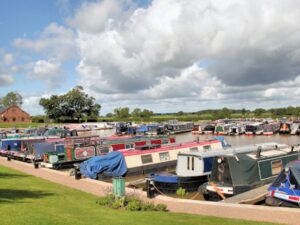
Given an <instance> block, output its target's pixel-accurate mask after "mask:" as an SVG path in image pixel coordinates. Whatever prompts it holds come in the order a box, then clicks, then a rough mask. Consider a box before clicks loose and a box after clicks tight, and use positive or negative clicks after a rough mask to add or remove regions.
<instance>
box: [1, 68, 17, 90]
mask: <svg viewBox="0 0 300 225" xmlns="http://www.w3.org/2000/svg"><path fill="white" fill-rule="evenodd" d="M13 83H14V78H13V76H12V75H11V74H5V73H1V71H0V87H3V86H8V85H12V84H13Z"/></svg>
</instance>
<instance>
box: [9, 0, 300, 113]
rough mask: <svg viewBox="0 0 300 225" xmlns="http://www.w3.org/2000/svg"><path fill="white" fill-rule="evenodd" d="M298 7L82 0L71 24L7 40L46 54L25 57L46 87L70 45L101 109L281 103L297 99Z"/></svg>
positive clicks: (292, 3) (294, 3)
mask: <svg viewBox="0 0 300 225" xmlns="http://www.w3.org/2000/svg"><path fill="white" fill-rule="evenodd" d="M58 3H59V4H60V5H61V6H62V8H63V7H64V6H66V5H67V4H68V1H66V0H59V1H58ZM299 7H300V4H299V1H298V0H287V1H285V2H284V3H282V1H279V0H265V1H259V0H253V1H239V0H228V1H224V0H215V1H210V0H204V1H197V0H153V1H152V2H151V4H150V5H149V6H147V7H145V8H139V7H137V4H136V3H134V1H130V0H121V1H117V0H102V1H100V0H99V1H93V2H84V3H82V4H81V6H80V7H79V8H78V9H77V10H75V13H74V15H73V18H69V19H68V20H67V24H68V25H69V26H70V28H68V27H66V26H60V25H57V24H55V23H52V24H50V25H49V26H48V27H46V28H45V29H44V30H43V31H42V33H41V34H40V35H38V37H37V38H36V39H34V40H31V39H26V38H20V39H17V40H15V41H14V46H16V47H18V48H23V49H28V50H33V51H35V52H37V53H39V54H42V55H43V56H45V55H46V56H47V58H48V59H50V60H44V59H43V60H39V61H37V62H36V63H34V64H33V65H31V67H32V68H33V73H32V74H31V77H32V78H37V79H45V80H47V82H48V84H49V85H50V86H52V87H53V86H55V85H54V84H55V81H57V80H59V79H58V77H61V76H59V75H57V74H61V71H60V69H59V68H60V65H61V64H62V63H63V62H65V60H68V59H70V58H72V57H73V56H74V55H75V52H77V51H78V58H76V59H79V62H78V65H77V67H76V71H77V72H78V73H79V74H80V76H81V80H80V81H79V83H80V84H81V85H83V86H84V87H85V89H86V90H87V91H88V92H89V93H90V94H91V95H93V96H94V97H96V98H97V100H98V101H99V103H101V104H102V103H103V104H104V106H105V107H108V108H109V109H111V108H114V107H118V106H120V105H124V106H126V104H127V105H129V106H139V105H144V106H147V107H149V108H151V109H153V110H154V111H159V109H161V110H162V111H172V110H169V109H170V108H172V107H175V108H176V109H175V108H174V110H178V111H179V110H180V107H181V106H182V105H184V104H186V105H187V104H188V105H189V107H190V109H191V110H197V108H207V107H223V106H227V107H234V106H238V107H246V108H248V107H252V106H255V105H259V104H265V105H271V104H274V103H276V100H277V103H278V104H279V105H282V104H284V102H286V104H289V102H297V100H299V98H300V95H299V92H300V91H299V90H298V87H299V84H300V82H299V80H300V29H299V25H298V21H299V20H300V12H299V10H298V9H299ZM74 30H75V32H74ZM73 59H74V58H73ZM8 61H9V60H8ZM273 107H276V105H274V106H273ZM192 108H193V109H192ZM155 109H157V110H155ZM191 110H189V111H191Z"/></svg>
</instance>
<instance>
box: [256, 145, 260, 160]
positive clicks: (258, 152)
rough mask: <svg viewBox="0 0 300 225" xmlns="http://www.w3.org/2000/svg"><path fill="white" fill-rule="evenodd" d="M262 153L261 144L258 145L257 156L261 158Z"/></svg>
mask: <svg viewBox="0 0 300 225" xmlns="http://www.w3.org/2000/svg"><path fill="white" fill-rule="evenodd" d="M260 154H261V146H258V148H257V152H256V158H260Z"/></svg>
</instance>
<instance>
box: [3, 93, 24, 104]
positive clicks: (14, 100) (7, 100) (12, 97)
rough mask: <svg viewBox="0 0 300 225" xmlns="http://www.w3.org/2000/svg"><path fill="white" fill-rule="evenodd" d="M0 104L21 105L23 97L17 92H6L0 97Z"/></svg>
mask: <svg viewBox="0 0 300 225" xmlns="http://www.w3.org/2000/svg"><path fill="white" fill-rule="evenodd" d="M0 103H1V105H3V106H4V107H8V106H11V105H17V106H21V105H22V104H23V97H22V96H21V95H20V94H19V93H18V92H13V91H11V92H8V93H7V94H6V95H5V96H4V97H3V98H2V99H0Z"/></svg>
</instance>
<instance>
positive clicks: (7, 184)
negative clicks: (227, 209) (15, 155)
mask: <svg viewBox="0 0 300 225" xmlns="http://www.w3.org/2000/svg"><path fill="white" fill-rule="evenodd" d="M96 200H97V197H95V196H93V195H90V194H87V193H83V192H81V191H77V190H74V189H70V188H67V187H64V186H61V185H58V184H54V183H51V182H48V181H46V180H42V179H40V178H36V177H33V176H29V175H25V174H23V173H20V172H17V171H14V170H11V169H8V168H5V167H2V166H0V209H1V217H0V218H1V225H14V224H18V225H23V224H24V225H25V224H26V225H36V224H38V225H50V224H64V225H68V224H70V225H77V224H80V225H81V224H82V225H89V224H92V225H96V224H103V225H114V224H122V225H126V224H128V225H133V224H137V225H138V224H141V225H147V224H149V225H153V224H161V225H168V224H170V225H176V224H188V225H193V224H203V225H205V224H207V225H210V224H237V225H238V224H243V225H248V224H249V225H250V224H253V225H254V224H257V223H255V222H248V221H241V220H230V219H223V218H215V217H207V216H196V215H187V214H177V213H164V212H130V211H125V210H113V209H109V208H106V207H101V206H99V205H97V204H96ZM259 224H270V223H259Z"/></svg>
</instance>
